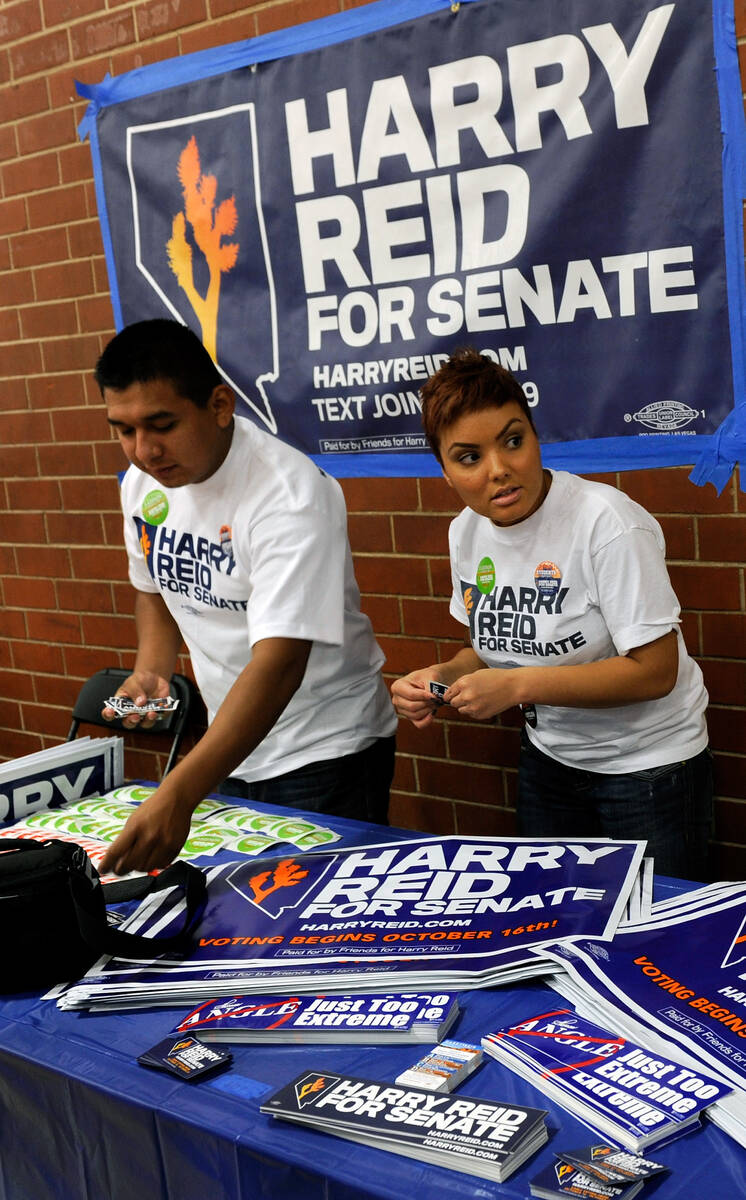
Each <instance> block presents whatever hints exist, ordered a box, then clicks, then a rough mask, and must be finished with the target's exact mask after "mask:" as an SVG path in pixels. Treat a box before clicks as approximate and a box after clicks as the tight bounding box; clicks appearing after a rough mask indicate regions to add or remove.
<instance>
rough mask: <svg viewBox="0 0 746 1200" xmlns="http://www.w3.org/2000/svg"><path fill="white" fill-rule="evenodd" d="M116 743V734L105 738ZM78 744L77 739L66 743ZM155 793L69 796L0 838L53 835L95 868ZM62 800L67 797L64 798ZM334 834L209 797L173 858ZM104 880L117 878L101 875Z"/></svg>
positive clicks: (305, 845) (135, 788)
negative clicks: (79, 848)
mask: <svg viewBox="0 0 746 1200" xmlns="http://www.w3.org/2000/svg"><path fill="white" fill-rule="evenodd" d="M108 740H116V741H117V742H118V743H120V747H121V738H117V739H108ZM70 744H71V745H78V743H77V742H74V743H70ZM154 791H155V788H153V787H144V786H140V785H136V784H129V785H126V786H123V787H116V788H114V789H113V790H111V791H109V792H107V793H106V794H105V795H103V796H99V795H95V796H87V797H86V798H85V799H76V800H71V802H70V803H67V804H64V805H63V806H62V807H59V808H46V809H45V810H44V811H42V812H34V813H32V814H30V815H29V816H27V817H25V819H24V820H22V821H18V822H17V823H16V824H15V825H12V826H8V827H7V828H4V829H2V830H0V838H3V837H14V838H31V839H35V840H37V841H47V840H48V839H49V838H57V839H61V840H63V841H69V842H75V843H77V845H79V846H82V847H83V849H84V850H85V852H86V854H87V855H88V857H89V858H90V860H91V862H92V863H93V865H94V867H95V866H98V864H99V862H100V861H101V859H102V858H103V857H104V854H105V853H106V851H107V849H108V847H109V845H110V844H111V842H113V841H114V839H115V838H116V837H118V836H119V834H120V833H121V831H122V828H123V826H124V823H125V821H126V820H127V819H128V818H129V817H131V816H132V813H133V810H134V809H135V808H136V807H137V805H138V804H141V803H142V802H143V800H147V798H148V796H150V795H152V793H153V792H154ZM66 798H67V799H71V798H70V797H69V796H68V797H66ZM339 836H340V835H339V834H338V833H335V832H334V831H333V830H331V829H327V828H325V827H324V826H322V825H317V824H315V823H314V822H313V821H309V820H307V819H305V818H302V817H295V816H290V817H288V816H286V815H278V814H273V813H270V814H265V813H259V812H255V811H253V810H251V809H248V808H244V807H243V806H240V805H235V804H226V803H224V802H223V801H221V800H219V799H212V798H209V797H208V799H206V800H203V801H202V803H201V804H199V805H198V806H197V808H196V809H195V811H194V815H193V817H192V827H191V829H190V832H189V836H188V837H187V840H186V842H185V843H184V846H183V847H182V850H181V852H180V854H179V855H178V857H179V858H180V859H184V860H186V861H188V862H189V861H192V860H193V859H195V858H198V857H201V856H203V855H215V854H216V853H217V852H218V851H219V850H228V851H232V852H233V853H234V854H245V855H249V856H250V857H254V856H256V855H257V854H266V853H267V851H268V850H270V849H271V848H273V847H275V846H277V845H278V843H288V844H289V845H292V846H295V847H297V848H298V849H299V850H310V849H313V848H315V847H316V846H324V845H328V844H329V843H331V842H336V841H338V840H339ZM102 878H103V880H104V882H109V881H110V880H113V879H115V878H117V877H116V876H113V875H112V876H102Z"/></svg>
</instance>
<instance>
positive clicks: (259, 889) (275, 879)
mask: <svg viewBox="0 0 746 1200" xmlns="http://www.w3.org/2000/svg"><path fill="white" fill-rule="evenodd" d="M307 874H308V871H303V870H301V868H300V867H299V866H298V863H296V862H293V860H292V858H283V860H282V862H280V863H278V864H277V866H276V867H275V869H274V871H271V872H270V871H262V873H261V874H260V875H252V876H251V878H250V880H249V887H250V888H251V890H252V892H253V893H254V899H255V900H256V903H257V904H261V902H262V900H266V898H267V896H269V895H270V894H271V893H272V892H276V891H277V889H278V888H283V887H295V885H296V884H297V883H300V881H301V879H305V878H306V875H307ZM269 879H271V880H272V883H271V884H270V885H269V886H268V887H265V886H264V885H265V884H266V883H267V881H268V880H269Z"/></svg>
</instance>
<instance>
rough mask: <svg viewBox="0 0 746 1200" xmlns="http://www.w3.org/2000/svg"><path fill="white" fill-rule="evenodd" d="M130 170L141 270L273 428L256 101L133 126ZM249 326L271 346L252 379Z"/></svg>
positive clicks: (175, 104) (270, 310)
mask: <svg viewBox="0 0 746 1200" xmlns="http://www.w3.org/2000/svg"><path fill="white" fill-rule="evenodd" d="M174 92H175V93H176V96H172V98H171V102H170V103H166V105H165V108H166V109H167V110H168V111H169V112H170V111H174V112H179V111H181V112H183V111H184V110H185V108H187V111H189V106H187V105H186V104H185V103H184V101H185V99H186V98H185V97H184V96H183V95H182V94H181V93H182V89H180V88H176V89H174ZM236 146H240V147H241V153H240V154H236V152H235V147H236ZM126 171H127V175H128V180H127V184H128V186H127V190H126V194H127V195H130V196H131V200H132V211H131V220H132V224H133V231H132V236H133V241H132V248H131V252H132V253H133V254H134V258H135V265H136V269H137V271H138V272H139V274H140V275H141V276H142V277H143V278H144V280H145V281H146V283H147V285H149V288H150V289H151V290H152V292H154V293H155V295H156V296H158V297H159V298H160V300H161V301H162V302H163V304H164V305H165V307H166V309H167V310H168V312H169V313H170V314H171V315H172V316H173V317H175V318H176V319H177V320H179V321H182V322H183V323H184V324H186V325H189V326H190V327H191V328H192V329H194V330H195V332H196V333H198V334H199V336H200V338H201V340H202V342H203V344H204V346H205V348H206V349H207V350H208V351H209V353H210V355H211V356H212V358H213V360H214V361H215V362H216V364H217V365H218V367H219V369H220V371H221V373H222V374H223V376H224V377H225V378H226V380H227V381H228V382H229V383H230V385H231V386H232V387H233V388H234V390H235V391H236V393H237V395H238V396H239V397H240V398H241V399H242V400H243V401H244V402H245V403H246V404H247V405H248V407H249V409H250V410H251V413H252V415H253V416H254V417H257V418H258V419H259V423H260V424H261V425H262V426H263V427H265V428H267V429H269V430H271V431H272V432H273V433H276V432H277V422H276V420H275V417H274V414H273V412H272V408H271V405H270V401H269V397H268V396H267V393H266V390H265V384H266V383H267V382H268V381H275V380H276V379H277V375H278V361H277V355H278V351H277V346H278V338H277V312H276V305H275V286H274V279H273V274H272V263H271V261H270V258H269V249H268V245H267V237H266V232H265V226H264V215H263V211H262V197H261V187H260V172H259V165H258V159H257V140H256V113H255V105H254V104H253V103H243V104H242V103H237V104H230V105H226V107H224V108H217V109H213V110H210V111H204V112H200V113H197V114H195V115H193V116H186V117H184V116H180V117H174V118H173V119H165V120H159V121H157V122H153V123H148V124H133V125H129V126H128V128H127V131H126ZM249 280H250V281H251V284H252V289H249V288H247V286H246V284H247V281H249ZM249 331H251V335H252V339H254V338H255V339H256V340H255V341H253V343H252V344H253V345H254V346H255V347H263V348H264V349H263V351H261V350H260V351H259V352H258V353H257V351H256V350H255V351H253V352H252V355H251V365H250V367H249V371H250V372H251V373H252V374H253V378H252V377H251V375H249V376H248V377H247V364H246V363H245V362H244V361H240V362H239V361H237V359H236V355H237V354H238V355H241V354H243V352H244V349H245V346H246V342H247V336H248V334H249Z"/></svg>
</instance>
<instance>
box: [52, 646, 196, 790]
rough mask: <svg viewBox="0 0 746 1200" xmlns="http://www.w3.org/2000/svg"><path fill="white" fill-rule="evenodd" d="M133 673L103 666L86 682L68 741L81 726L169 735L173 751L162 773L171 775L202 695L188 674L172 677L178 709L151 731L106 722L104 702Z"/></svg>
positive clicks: (155, 724) (159, 720)
mask: <svg viewBox="0 0 746 1200" xmlns="http://www.w3.org/2000/svg"><path fill="white" fill-rule="evenodd" d="M131 673H132V672H131V671H125V670H123V669H122V668H121V667H104V669H103V670H101V671H96V674H95V675H91V678H90V679H87V680H86V682H85V683H84V684H83V686H82V688H81V689H80V692H79V693H78V698H77V700H76V701H75V707H74V708H73V723H72V725H71V726H70V732H69V733H68V735H67V740H68V742H71V741H72V740H73V738H75V737H76V736H77V733H78V727H79V726H80V725H81V724H85V725H102V726H104V728H106V729H108V730H110V731H112V730H120V731H121V732H122V733H124V734H133V733H139V734H147V735H152V734H153V733H156V734H169V735H170V736H171V748H170V750H169V754H168V761H167V762H166V767H165V770H164V772H163V774H164V775H168V772H169V771H170V770H171V768H172V767H173V765H174V763H175V761H176V755H177V754H178V751H179V746H180V745H181V740H182V738H183V736H184V733H185V732H186V726H187V721H188V719H189V713H190V710H191V709H192V707H193V705H194V703H195V700H196V699H197V698H198V696H199V693H198V692H197V689H196V688H195V686H194V684H193V683H192V681H191V679H187V677H186V675H172V676H171V688H170V690H171V695H172V696H174V697H175V698H176V699H177V700H178V701H179V705H178V708H176V709H174V711H173V712H170V713H166V714H165V716H162V717H159V718H158V720H157V721H156V722H154V724H153V725H151V726H150V727H149V728H148V727H146V726H143V725H138V726H137V727H136V728H135V729H128V728H127V727H126V726H125V725H123V724H122V722H121V720H120V719H119V718H118V717H117V718H115V719H114V720H113V721H106V720H104V718H103V717H102V716H101V709H102V708H103V707H104V701H105V700H108V699H109V697H110V696H113V695H114V694H115V693H116V691H117V688H119V687H120V686H121V684H122V683H123V682H124V680H125V679H127V678H128V677H129V676H130V675H131Z"/></svg>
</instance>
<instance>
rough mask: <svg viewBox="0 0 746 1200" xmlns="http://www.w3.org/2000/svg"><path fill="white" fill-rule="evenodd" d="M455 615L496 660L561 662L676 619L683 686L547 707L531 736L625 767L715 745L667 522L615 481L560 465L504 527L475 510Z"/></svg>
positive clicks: (491, 661) (630, 645)
mask: <svg viewBox="0 0 746 1200" xmlns="http://www.w3.org/2000/svg"><path fill="white" fill-rule="evenodd" d="M449 542H450V553H451V572H452V577H453V595H452V598H451V606H450V607H451V613H452V614H453V616H454V617H456V619H457V620H458V621H461V622H462V623H463V624H464V625H468V626H469V629H470V633H471V639H472V645H473V647H474V650H475V651H476V653H477V655H478V656H479V658H480V659H482V661H483V662H484V663H485V664H486V665H487V666H490V667H511V666H532V667H541V666H562V665H565V664H574V663H587V662H597V661H599V660H601V659H607V658H612V657H614V656H616V655H624V654H627V653H628V652H629V651H630V650H632V649H634V648H635V647H636V646H643V645H646V644H647V643H648V642H652V641H655V640H656V639H657V638H660V637H663V635H664V634H666V633H668V632H669V631H670V630H673V629H675V630H676V631H677V634H678V647H679V671H678V678H677V681H676V685H675V687H674V689H673V691H672V692H670V693H669V695H667V696H664V697H662V698H661V699H659V700H648V701H644V702H641V703H637V704H625V705H619V706H615V707H613V708H560V707H548V706H543V705H537V706H536V712H537V724H536V728H535V729H532V728H530V727H527V730H526V732H527V733H528V736H529V738H530V740H531V742H532V743H533V744H534V745H535V746H537V747H538V749H539V750H542V751H543V752H544V753H545V754H548V755H549V756H550V757H551V758H554V759H556V760H557V761H558V762H561V763H564V764H565V765H567V766H571V767H579V768H581V769H584V770H588V771H597V772H601V773H607V774H619V773H623V772H632V771H640V770H645V769H648V768H651V767H657V766H663V765H665V764H668V763H672V762H677V761H683V760H684V759H687V758H691V757H693V756H694V755H695V754H698V753H699V752H700V751H701V750H703V749H704V748H705V746H706V745H707V727H706V724H705V709H706V707H707V701H708V696H707V691H706V689H705V686H704V682H703V679H702V672H701V671H700V669H699V666H698V665H697V664H696V663H695V662H694V661H693V659H692V658H690V656H689V654H688V653H687V650H686V647H685V645H684V641H683V638H682V637H681V633H680V631H679V628H678V626H679V612H680V608H679V603H678V601H677V599H676V595H675V593H674V591H673V589H672V587H671V583H670V580H669V578H668V571H667V569H666V564H665V543H664V540H663V534H662V531H661V528H660V525H659V524H658V522H657V521H656V520H655V518H654V517H651V516H650V514H649V513H647V512H646V511H645V509H644V508H641V507H640V505H639V504H636V503H635V502H634V501H633V500H630V499H629V497H628V496H625V495H624V494H623V493H622V492H619V491H617V489H616V488H613V487H608V486H607V485H606V484H601V483H592V482H590V481H588V480H586V479H581V478H580V477H579V476H577V475H570V474H568V473H567V472H566V471H555V472H553V473H552V485H551V487H550V489H549V492H548V494H547V497H546V499H545V500H544V503H543V504H542V505H541V507H540V508H539V509H537V511H536V512H535V513H534V514H533V515H532V516H530V517H528V518H527V519H526V520H525V521H521V522H519V523H518V524H517V525H513V526H503V527H500V526H497V525H493V523H492V522H491V521H490V520H489V519H488V518H487V517H480V516H477V514H476V513H474V512H472V511H471V509H465V510H464V511H463V512H462V513H461V514H460V515H459V516H458V517H456V519H455V520H454V521H453V522H452V524H451V527H450V533H449Z"/></svg>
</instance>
